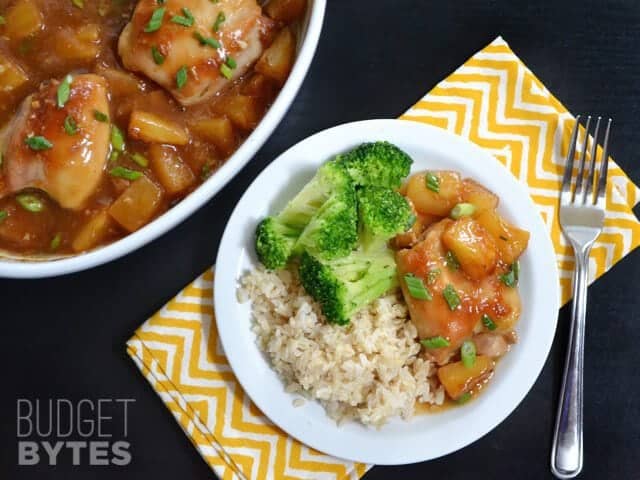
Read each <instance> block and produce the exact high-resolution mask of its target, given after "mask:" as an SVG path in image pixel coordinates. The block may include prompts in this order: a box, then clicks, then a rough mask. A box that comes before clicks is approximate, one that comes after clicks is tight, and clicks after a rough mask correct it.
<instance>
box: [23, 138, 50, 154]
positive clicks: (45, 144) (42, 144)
mask: <svg viewBox="0 0 640 480" xmlns="http://www.w3.org/2000/svg"><path fill="white" fill-rule="evenodd" d="M24 143H26V144H27V146H28V147H29V148H30V149H31V150H36V151H38V150H48V149H50V148H51V147H53V143H51V142H50V141H49V140H47V139H46V138H45V137H43V136H41V135H31V136H30V137H27V138H25V139H24Z"/></svg>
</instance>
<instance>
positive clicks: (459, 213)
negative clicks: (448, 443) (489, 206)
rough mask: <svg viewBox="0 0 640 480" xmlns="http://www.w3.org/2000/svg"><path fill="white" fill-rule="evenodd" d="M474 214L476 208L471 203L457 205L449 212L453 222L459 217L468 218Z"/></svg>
mask: <svg viewBox="0 0 640 480" xmlns="http://www.w3.org/2000/svg"><path fill="white" fill-rule="evenodd" d="M475 212H476V206H475V205H474V204H473V203H458V204H457V205H456V206H455V207H453V209H452V210H451V213H450V216H451V218H453V219H454V220H457V219H459V218H460V217H470V216H471V215H473V214H474V213H475Z"/></svg>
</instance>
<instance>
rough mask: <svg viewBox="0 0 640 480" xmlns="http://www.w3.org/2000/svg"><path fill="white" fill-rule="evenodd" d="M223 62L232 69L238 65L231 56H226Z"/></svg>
mask: <svg viewBox="0 0 640 480" xmlns="http://www.w3.org/2000/svg"><path fill="white" fill-rule="evenodd" d="M225 63H226V64H227V66H228V67H229V68H231V69H234V68H236V67H237V66H238V63H237V62H236V60H235V58H233V57H227V61H226V62H225Z"/></svg>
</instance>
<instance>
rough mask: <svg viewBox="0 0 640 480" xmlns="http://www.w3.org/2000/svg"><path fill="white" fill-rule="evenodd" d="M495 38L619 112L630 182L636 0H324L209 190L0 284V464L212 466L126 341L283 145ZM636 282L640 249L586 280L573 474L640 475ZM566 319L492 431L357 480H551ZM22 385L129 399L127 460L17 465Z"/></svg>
mask: <svg viewBox="0 0 640 480" xmlns="http://www.w3.org/2000/svg"><path fill="white" fill-rule="evenodd" d="M61 1H63V0H61ZM499 34H501V35H503V36H504V38H505V39H506V40H507V41H508V42H509V44H510V45H511V47H512V48H513V49H514V50H515V52H516V53H517V54H518V55H520V57H521V58H522V59H523V60H524V61H525V62H526V63H527V64H528V65H529V67H530V68H531V69H532V70H533V71H534V72H535V73H536V74H537V75H538V76H539V78H540V79H541V80H542V81H543V82H544V83H545V84H546V86H547V87H548V88H549V89H550V90H551V91H552V92H553V93H555V95H556V96H557V97H558V98H559V99H560V100H561V101H562V102H563V103H564V104H565V105H566V106H567V107H568V108H569V109H570V110H571V111H572V112H574V113H585V112H586V113H595V114H602V115H607V116H611V117H613V118H614V120H615V124H614V130H613V136H612V142H613V144H612V153H613V155H614V156H615V158H616V159H617V161H618V162H619V163H620V164H621V165H622V166H623V168H624V169H625V170H626V171H627V173H628V174H629V175H630V176H631V178H632V179H634V180H635V181H637V182H638V181H640V163H638V158H637V145H636V144H635V141H636V135H635V134H636V132H637V131H638V128H640V95H639V93H638V87H639V86H640V3H638V2H636V1H634V0H630V1H615V2H613V1H603V0H598V1H592V0H582V1H555V2H530V1H526V0H524V1H523V0H517V1H516V0H503V1H497V0H489V1H488V0H473V1H464V2H463V1H448V2H429V1H425V0H402V1H394V2H389V1H381V0H371V1H367V2H365V1H362V0H361V1H357V0H329V6H328V11H327V16H326V21H325V26H324V30H323V34H322V38H321V41H320V45H319V48H318V52H317V55H316V58H315V61H314V63H313V66H312V68H311V70H310V72H309V75H308V77H307V79H306V81H305V83H304V85H303V87H302V90H301V91H300V94H299V95H298V97H297V99H296V101H295V103H294V105H293V107H292V108H291V110H290V111H289V114H288V115H287V117H286V118H285V120H284V121H283V122H282V124H281V125H280V127H279V128H278V129H277V130H276V131H275V133H274V135H273V136H272V138H271V140H270V141H269V142H267V144H266V145H265V146H264V148H262V150H261V151H260V152H259V153H258V155H257V156H256V157H255V159H254V160H253V161H252V162H251V163H250V164H249V165H248V166H247V167H246V168H245V169H244V170H243V171H242V172H240V174H239V175H238V176H237V177H236V178H235V179H234V180H233V181H232V182H231V183H230V184H229V185H228V186H227V187H226V188H225V189H224V190H223V191H222V192H221V193H220V194H218V196H217V197H216V198H215V199H213V200H212V201H210V202H209V203H208V204H207V205H206V206H205V207H204V208H202V209H201V210H200V211H199V212H197V213H196V214H195V215H193V216H192V217H191V218H190V219H189V220H187V221H186V222H185V223H184V224H182V225H180V226H179V227H178V228H176V229H174V230H173V231H172V232H170V233H168V234H167V235H165V236H164V237H162V238H160V239H158V240H156V241H155V242H153V243H152V244H150V245H148V246H146V247H145V248H142V249H141V250H139V251H137V252H135V253H133V254H131V255H129V256H127V257H125V258H123V259H120V260H118V261H115V262H113V263H111V264H109V265H106V266H103V267H100V268H96V269H94V270H91V271H88V272H84V273H80V274H75V275H70V276H66V277H62V278H56V279H49V280H40V281H15V280H10V281H9V280H0V300H1V302H2V312H3V313H2V329H1V330H0V331H1V333H0V335H1V340H0V365H2V378H1V379H0V393H1V394H0V478H10V479H20V480H21V479H35V478H38V479H49V478H51V479H59V478H65V479H67V478H68V479H85V478H91V479H107V478H109V479H110V478H119V479H122V480H125V479H146V478H154V479H173V478H189V479H196V478H203V479H204V478H211V477H212V474H211V471H210V470H209V468H208V467H207V465H206V464H205V463H204V462H203V461H202V459H201V458H200V457H199V455H198V453H197V452H196V450H195V449H194V448H193V447H192V446H191V444H190V443H189V441H188V440H187V438H186V437H185V435H184V434H183V433H182V431H181V430H180V428H179V427H178V425H177V424H176V422H175V421H174V420H173V418H172V417H171V415H170V414H169V412H168V411H167V410H166V409H165V407H164V406H163V405H162V403H161V402H160V400H159V399H158V398H157V397H156V395H155V393H154V392H153V391H152V390H151V388H150V387H149V385H148V384H147V382H146V381H145V380H144V379H143V378H142V377H141V375H140V374H139V372H138V371H137V369H136V368H135V367H134V365H133V363H132V362H131V361H130V360H129V358H128V357H127V356H126V354H125V349H124V344H125V342H126V340H127V339H128V338H129V336H130V335H131V334H132V332H133V331H134V330H135V328H136V327H137V326H138V325H139V324H140V323H142V322H143V321H144V320H145V318H147V317H148V316H149V315H150V314H151V313H153V312H154V311H155V310H156V309H158V308H159V307H160V306H162V304H163V303H164V302H166V301H167V300H169V299H170V298H171V297H172V296H173V295H174V294H175V293H176V292H177V291H178V290H180V289H181V288H182V287H183V286H184V285H185V284H186V283H188V282H189V281H191V280H192V279H193V278H194V277H196V276H197V275H198V274H200V273H201V272H202V271H203V270H204V269H205V268H206V267H207V266H209V265H210V264H211V263H212V262H213V261H214V258H215V255H216V251H217V247H218V242H219V240H220V236H221V235H222V231H223V228H224V225H225V223H226V221H227V219H228V217H229V214H230V212H231V210H232V208H233V206H234V205H235V203H236V202H237V200H238V199H239V197H240V196H241V194H242V192H243V191H244V190H245V189H246V187H247V186H248V185H249V183H250V182H251V181H252V179H253V178H255V176H256V175H257V174H258V173H259V172H260V171H261V170H262V169H263V168H264V167H265V166H266V165H268V164H269V162H270V161H271V160H272V159H274V158H275V157H276V156H277V155H278V154H280V153H281V152H282V151H284V150H285V149H286V148H288V147H289V146H291V145H293V144H294V143H296V142H297V141H299V140H301V139H303V138H305V137H306V136H308V135H310V134H312V133H314V132H317V131H318V130H321V129H324V128H326V127H330V126H333V125H336V124H340V123H343V122H347V121H351V120H361V119H368V118H378V117H395V116H397V115H399V114H400V113H402V112H403V111H404V110H405V109H406V108H407V107H409V106H410V105H411V104H413V103H414V102H415V101H416V100H417V99H418V98H419V97H420V96H421V95H423V94H424V93H425V92H426V91H428V90H429V89H430V88H431V87H432V86H433V85H435V84H436V83H437V82H438V81H439V80H441V79H442V78H444V77H445V76H446V75H448V74H449V73H450V72H451V71H453V70H454V69H455V68H456V67H458V66H459V65H460V64H461V63H462V62H464V61H465V60H466V59H467V58H468V57H469V56H470V55H472V54H473V53H474V52H475V51H477V50H479V49H481V48H482V47H483V46H485V45H486V44H488V43H489V42H490V41H491V40H493V39H494V38H495V37H496V36H497V35H499ZM638 280H640V257H639V256H638V253H637V252H636V253H633V254H631V255H630V256H629V257H628V258H626V259H625V260H624V261H623V262H621V263H620V264H619V265H617V266H616V267H615V268H614V270H613V271H612V272H610V273H608V274H607V275H606V276H605V277H604V278H603V279H602V280H601V281H599V282H598V283H597V285H595V286H593V287H592V288H590V289H589V318H588V331H587V345H586V352H587V354H586V404H585V420H586V425H585V450H586V451H585V467H584V474H583V478H591V479H598V480H599V479H605V478H615V479H617V478H620V479H630V478H638V475H639V474H638V473H637V472H638V469H637V462H638V458H637V454H638V452H639V449H638V445H639V444H638V442H639V440H640V438H639V437H640V434H639V431H640V430H639V428H638V424H639V422H640V407H639V405H640V404H639V402H638V394H639V393H640V389H639V386H640V376H639V374H638V366H639V365H640V349H639V348H637V346H638V344H639V343H640V333H639V330H640V329H639V328H638V323H637V321H638V318H637V314H636V313H635V312H637V311H638V308H639V307H640V301H639V300H638V296H637V295H635V292H637V291H638ZM567 319H568V310H567V309H566V308H565V309H563V310H562V311H561V314H560V320H559V327H558V333H557V336H556V339H555V342H554V345H553V350H552V352H551V355H550V357H549V359H548V361H547V364H546V366H545V368H544V370H543V372H542V375H541V376H540V378H539V379H538V381H537V383H536V384H535V386H534V388H533V389H532V391H531V393H530V394H529V395H528V396H527V397H526V399H525V400H524V401H523V402H522V404H521V405H520V406H519V407H518V409H516V411H515V412H514V413H513V414H512V415H511V416H510V417H509V418H508V419H507V420H505V421H504V422H503V423H502V424H501V425H500V426H499V427H498V428H496V429H495V430H494V431H493V432H491V433H490V434H489V435H487V436H486V437H484V438H483V439H481V440H479V441H477V442H476V443H474V444H473V445H471V446H469V447H467V448H465V449H464V450H462V451H460V452H457V453H454V454H451V455H448V456H447V457H444V458H441V459H438V460H435V461H432V462H428V463H423V464H416V465H408V466H403V467H394V468H391V467H387V468H381V467H378V468H374V469H373V470H372V471H371V472H369V473H368V474H367V476H366V479H367V480H374V479H386V478H428V476H430V477H432V478H442V477H443V476H446V478H449V479H452V480H453V479H464V480H466V479H468V478H469V477H470V475H473V476H476V477H481V478H512V477H515V476H517V477H519V478H531V479H539V478H548V477H550V474H549V469H548V464H549V460H548V459H549V449H550V442H551V432H552V422H553V417H554V414H555V404H556V397H557V394H558V389H559V382H560V374H561V369H562V364H563V355H564V354H563V352H564V348H565V343H566V339H567ZM18 397H27V398H38V397H39V398H45V399H46V398H52V397H53V398H70V399H72V400H78V399H80V398H93V399H97V398H134V399H136V404H135V405H134V406H133V407H132V408H131V414H130V416H129V428H130V435H129V438H128V439H129V440H130V441H131V443H132V452H133V462H132V463H131V465H130V466H129V467H126V468H117V467H93V468H90V467H72V466H70V463H71V462H70V460H69V458H68V457H65V458H63V459H61V464H60V465H58V466H57V467H55V468H54V467H42V466H39V467H18V466H17V447H16V444H17V440H16V425H15V405H16V399H17V398H18ZM114 415H115V416H116V421H118V422H121V421H122V418H121V415H120V417H118V415H117V414H114ZM400 475H402V477H400Z"/></svg>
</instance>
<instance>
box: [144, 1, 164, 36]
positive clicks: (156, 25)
mask: <svg viewBox="0 0 640 480" xmlns="http://www.w3.org/2000/svg"><path fill="white" fill-rule="evenodd" d="M165 10H166V9H165V8H164V7H160V8H156V9H155V10H154V11H153V13H152V14H151V19H150V20H149V23H147V26H146V27H144V31H145V33H151V32H155V31H157V30H159V29H160V27H161V26H162V19H163V18H164V12H165Z"/></svg>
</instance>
